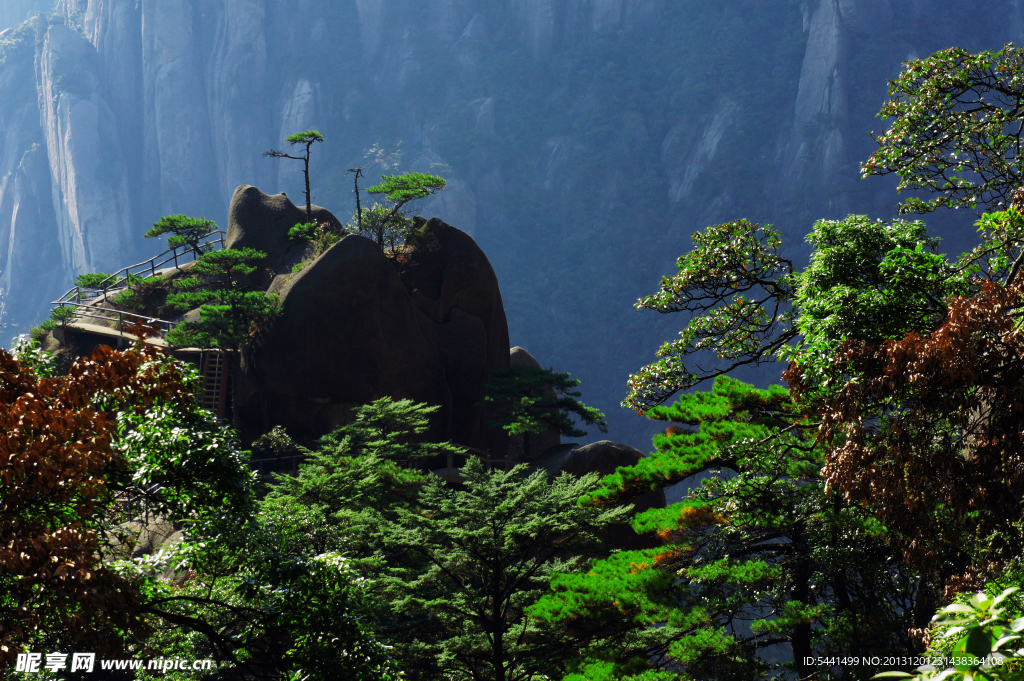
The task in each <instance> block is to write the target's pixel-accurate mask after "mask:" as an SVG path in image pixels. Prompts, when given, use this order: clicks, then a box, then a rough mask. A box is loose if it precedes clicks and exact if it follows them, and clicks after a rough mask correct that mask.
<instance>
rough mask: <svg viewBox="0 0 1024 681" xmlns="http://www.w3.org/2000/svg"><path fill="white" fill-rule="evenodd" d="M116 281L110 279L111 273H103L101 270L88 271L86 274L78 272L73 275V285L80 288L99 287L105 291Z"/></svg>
mask: <svg viewBox="0 0 1024 681" xmlns="http://www.w3.org/2000/svg"><path fill="white" fill-rule="evenodd" d="M108 280H109V281H108ZM116 283H117V282H116V281H114V280H113V279H112V275H110V274H104V273H103V272H90V273H88V274H79V275H78V276H77V277H75V286H80V287H81V288H91V289H101V290H103V291H106V290H107V289H108V288H110V287H111V286H113V285H114V284H116Z"/></svg>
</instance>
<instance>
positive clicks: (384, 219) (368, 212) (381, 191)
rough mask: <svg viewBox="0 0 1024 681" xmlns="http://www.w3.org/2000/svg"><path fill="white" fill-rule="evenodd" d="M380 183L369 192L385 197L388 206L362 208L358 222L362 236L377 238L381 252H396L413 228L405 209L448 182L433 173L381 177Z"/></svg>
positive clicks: (357, 216) (439, 189) (358, 215)
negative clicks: (400, 240) (403, 209)
mask: <svg viewBox="0 0 1024 681" xmlns="http://www.w3.org/2000/svg"><path fill="white" fill-rule="evenodd" d="M380 180H381V182H380V184H378V185H375V186H373V187H370V188H369V189H367V190H366V191H367V192H368V193H370V194H374V195H382V196H383V197H384V200H385V202H386V204H387V205H386V206H380V205H379V204H374V205H373V206H372V207H370V208H366V209H362V212H361V213H359V214H357V215H356V216H355V219H356V221H357V222H358V223H359V224H360V225H361V231H362V232H363V233H365V234H369V235H371V236H375V237H376V241H377V246H378V247H380V249H381V251H384V250H385V246H386V245H388V246H390V248H391V250H392V252H394V249H395V248H396V247H397V245H398V241H399V239H402V240H404V239H405V238H407V237H408V236H409V234H410V229H411V227H410V224H409V221H408V219H407V218H406V216H405V214H404V213H402V208H403V207H404V206H405V205H406V204H408V203H410V202H412V201H416V200H418V199H423V198H426V197H428V196H430V195H431V194H434V193H436V192H438V191H441V190H443V189H444V187H445V181H444V178H441V177H438V176H436V175H431V174H430V173H404V174H402V175H381V177H380ZM385 237H387V238H385ZM386 242H387V243H386Z"/></svg>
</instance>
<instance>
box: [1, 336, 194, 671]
mask: <svg viewBox="0 0 1024 681" xmlns="http://www.w3.org/2000/svg"><path fill="white" fill-rule="evenodd" d="M137 331H139V332H140V333H143V331H142V330H141V329H138V330H137ZM45 373H46V372H43V371H40V370H39V369H38V367H33V366H31V364H29V363H22V362H19V361H18V360H16V359H15V358H14V357H12V355H11V354H10V353H9V352H7V351H4V350H0V666H6V665H7V664H10V663H11V662H12V661H13V659H14V657H15V655H16V654H17V653H18V652H19V651H20V650H21V649H22V647H23V646H24V645H25V644H26V642H27V641H29V640H31V639H32V638H33V637H36V636H38V635H40V633H41V632H47V631H57V630H63V631H66V632H68V633H70V635H71V637H72V638H73V639H74V641H75V642H76V644H77V645H79V646H81V647H82V649H85V650H89V651H95V652H97V653H104V652H107V651H113V650H117V649H119V648H121V647H122V646H123V645H124V644H125V643H127V642H128V640H130V639H137V638H138V637H142V636H144V635H145V634H146V625H145V622H144V621H143V620H142V619H141V618H140V617H139V616H138V615H137V614H136V607H137V605H138V603H139V592H138V590H137V589H136V588H135V586H133V585H132V584H131V583H129V582H127V581H126V580H125V579H124V578H122V577H120V576H118V575H117V574H115V573H114V572H112V571H111V570H109V569H108V568H106V567H105V566H104V565H103V563H102V560H101V556H102V545H101V544H102V542H101V531H100V524H101V520H102V518H101V516H102V515H103V509H104V508H105V507H107V506H109V505H110V504H111V503H112V501H113V498H114V495H115V493H116V491H117V488H116V486H114V485H112V484H111V481H112V478H113V477H115V476H116V473H117V472H118V471H119V470H121V469H123V468H124V465H125V464H124V460H123V459H122V458H121V457H120V456H119V454H118V453H117V452H116V451H115V449H114V448H113V447H112V444H113V442H114V439H115V438H116V436H117V421H116V414H117V413H118V412H121V411H125V410H136V411H138V410H144V409H145V408H146V407H148V406H152V405H155V404H158V403H163V404H187V403H188V402H189V401H190V400H191V399H192V396H191V394H190V392H189V390H188V387H187V386H186V384H185V382H184V381H183V376H182V374H181V373H180V372H179V371H178V370H176V368H175V366H174V365H173V364H169V363H167V362H166V361H162V353H161V352H160V351H159V350H157V349H155V348H152V347H149V346H147V345H145V344H144V343H142V342H141V341H140V342H139V343H137V344H136V345H135V346H134V347H133V348H131V349H129V350H126V351H116V350H112V349H110V348H109V347H105V346H103V347H100V348H99V349H98V350H96V352H95V353H93V355H92V357H90V358H83V359H80V360H78V361H77V362H75V364H74V365H73V366H72V367H71V369H70V371H69V373H68V375H66V376H59V377H46V375H45Z"/></svg>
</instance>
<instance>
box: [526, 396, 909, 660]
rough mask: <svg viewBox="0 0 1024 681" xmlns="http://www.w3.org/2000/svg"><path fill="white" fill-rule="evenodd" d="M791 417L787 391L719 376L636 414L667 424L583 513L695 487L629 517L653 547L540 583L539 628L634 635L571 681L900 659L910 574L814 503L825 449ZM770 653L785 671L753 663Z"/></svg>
mask: <svg viewBox="0 0 1024 681" xmlns="http://www.w3.org/2000/svg"><path fill="white" fill-rule="evenodd" d="M799 415H800V413H799V410H798V408H797V405H796V404H794V403H793V401H792V399H791V398H790V396H789V393H788V391H786V390H784V389H782V388H780V387H778V386H773V387H771V388H770V389H769V390H757V389H754V388H752V387H751V386H749V385H746V384H744V383H741V382H739V381H736V380H735V379H731V378H728V377H725V376H719V377H718V378H716V379H715V385H714V389H713V390H712V391H711V392H710V393H693V394H686V395H683V396H681V397H680V398H679V399H678V400H677V401H676V403H675V404H673V405H672V406H669V407H654V408H652V409H651V410H650V411H649V412H648V416H649V417H650V418H653V419H655V420H663V421H672V422H675V423H677V424H680V425H678V426H673V427H671V428H669V429H668V430H667V431H666V432H665V433H663V434H661V435H658V436H656V437H655V440H654V444H655V447H656V449H657V451H655V452H654V453H653V454H651V455H650V456H649V457H647V458H644V459H641V460H640V461H639V462H638V463H637V464H636V465H634V466H625V467H620V468H619V469H618V470H617V471H616V472H615V473H614V474H612V475H609V476H606V477H605V478H604V479H603V480H602V484H601V487H600V488H599V489H597V490H596V491H594V492H592V493H590V494H588V495H586V496H584V497H583V498H582V499H581V501H580V503H582V504H587V505H592V506H593V505H596V506H599V507H600V506H604V505H607V504H610V503H614V502H616V501H619V500H622V499H629V498H634V497H635V496H636V495H638V494H642V493H644V492H648V491H650V490H653V489H658V488H662V487H665V486H667V485H671V484H674V483H677V482H681V481H684V480H694V481H696V480H699V481H700V485H699V486H696V487H694V488H692V489H691V491H690V494H689V496H688V498H686V499H684V500H683V501H681V502H679V503H677V504H673V505H671V506H669V507H667V508H663V509H660V508H655V509H651V510H649V511H645V512H643V513H640V514H638V515H637V516H636V518H635V519H634V521H633V527H634V529H636V531H637V532H640V533H656V534H657V536H658V537H659V538H661V539H662V541H663V542H664V546H662V547H659V548H656V549H648V550H643V551H629V552H622V553H619V554H615V555H613V556H612V557H610V558H608V559H607V560H603V561H597V562H596V563H595V564H594V565H592V566H591V568H590V570H589V571H588V572H587V573H586V574H577V575H566V576H561V575H560V576H558V577H556V578H555V579H554V580H553V582H552V586H553V588H554V593H553V594H552V595H550V596H548V597H546V598H545V599H543V600H542V601H541V603H540V604H539V605H538V606H537V608H536V609H535V611H534V612H535V613H536V614H537V615H538V616H543V617H546V618H549V619H553V620H556V621H575V622H579V621H580V619H579V618H583V621H584V622H587V621H595V622H600V621H604V619H605V618H619V619H624V620H629V621H632V622H634V623H637V624H642V625H644V626H645V627H647V628H646V629H645V630H644V631H643V632H642V636H639V635H638V636H637V639H636V642H635V643H634V645H633V646H632V647H631V648H629V647H627V648H625V649H621V648H620V649H614V648H607V649H602V648H596V649H595V650H593V651H592V652H591V654H590V657H589V658H588V659H587V660H585V661H583V663H582V669H581V670H580V671H581V672H583V674H584V675H583V677H571V678H604V677H602V676H601V675H602V674H605V675H606V677H607V678H637V679H645V678H648V677H646V676H644V675H643V674H639V675H637V676H635V677H633V676H630V674H631V673H635V672H636V671H637V670H644V669H647V670H649V671H647V672H644V673H648V674H650V675H651V676H650V678H661V677H659V676H657V675H656V674H655V671H656V670H664V671H665V672H668V671H670V670H672V669H678V668H679V666H680V665H681V666H682V667H683V668H685V669H686V672H687V676H686V678H694V679H699V678H757V677H759V676H762V675H771V674H779V673H782V674H783V675H784V676H785V677H787V678H788V677H789V676H790V675H793V674H795V675H796V676H798V677H800V678H804V677H806V676H807V675H808V674H809V673H810V672H812V671H816V670H815V669H814V668H809V667H807V666H805V665H804V664H803V662H802V660H803V658H804V657H806V656H826V657H828V656H840V657H841V656H851V657H853V656H856V657H858V659H859V657H860V656H863V655H882V653H881V652H880V651H888V652H889V653H890V654H904V655H906V654H910V651H911V646H910V641H909V640H908V639H907V638H906V636H905V635H904V634H903V633H901V632H905V631H906V629H907V628H908V626H909V623H910V620H909V611H910V606H911V605H912V602H913V594H914V586H915V576H914V575H913V574H910V573H909V572H908V570H907V569H906V568H905V567H904V566H903V565H902V561H901V560H900V558H899V557H898V555H896V552H894V551H893V550H892V549H891V547H889V546H887V545H886V541H885V535H886V528H885V527H884V526H881V525H880V524H879V523H878V522H877V521H876V520H874V518H873V517H872V516H871V514H870V512H869V510H867V509H861V508H860V507H857V506H849V505H846V504H843V503H842V502H840V501H839V500H838V499H836V498H835V497H831V498H830V497H829V496H827V495H826V493H825V488H824V481H823V480H822V479H821V477H820V473H819V471H820V468H821V465H822V463H823V458H824V457H823V453H822V452H821V451H820V450H818V449H817V448H815V447H814V445H813V442H812V441H811V440H810V438H809V437H806V436H804V435H802V434H801V433H802V430H804V429H801V428H797V427H794V426H793V422H794V420H796V419H797V418H798V417H799ZM737 622H747V623H748V625H747V626H745V627H744V626H739V625H737V624H736V623H737ZM768 645H784V646H788V647H789V648H790V649H791V651H792V654H793V658H794V659H795V660H796V662H795V663H787V664H785V665H780V664H778V663H775V664H769V663H767V662H765V660H764V658H763V657H762V656H760V655H759V653H758V651H759V650H761V649H763V648H764V647H765V646H768ZM648 660H650V661H651V664H650V665H647V664H644V663H645V662H646V661H648ZM673 665H675V666H673ZM602 670H603V671H602ZM651 670H653V671H651ZM829 671H830V673H831V674H833V677H832V678H843V679H845V678H866V676H868V675H869V674H870V673H871V672H870V671H869V670H865V669H863V668H861V667H853V666H844V665H836V666H835V667H833V668H832V669H831V670H829ZM665 678H673V677H671V676H666V677H665Z"/></svg>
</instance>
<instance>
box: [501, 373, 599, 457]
mask: <svg viewBox="0 0 1024 681" xmlns="http://www.w3.org/2000/svg"><path fill="white" fill-rule="evenodd" d="M579 384H580V382H579V381H578V380H576V379H572V378H569V374H558V373H555V372H554V370H553V369H540V368H537V367H528V366H523V367H510V368H508V369H499V370H497V371H492V372H491V374H490V378H489V380H488V383H487V392H486V394H485V395H484V399H483V403H482V405H483V406H486V407H493V408H494V409H496V410H497V412H498V416H497V418H495V419H494V420H492V421H490V422H489V424H490V425H491V426H495V427H499V428H503V429H505V430H506V431H507V432H508V433H509V434H510V435H522V436H523V454H524V456H525V457H527V458H529V456H530V454H531V452H530V448H529V446H530V445H529V436H530V434H531V433H543V432H544V431H546V430H552V429H554V430H557V431H558V433H559V434H560V435H565V436H568V437H580V436H583V435H586V434H587V431H585V430H580V429H579V428H577V427H576V426H575V424H574V423H573V420H572V415H575V416H576V417H578V418H579V419H580V420H581V421H583V422H584V423H586V424H587V425H597V427H598V428H599V429H600V430H601V432H602V433H607V432H608V424H607V423H606V422H605V421H604V414H602V413H601V412H600V411H598V410H597V409H595V408H593V407H588V406H587V405H585V404H583V403H582V402H580V401H579V400H577V399H575V398H577V397H580V395H581V394H582V393H580V392H579V391H578V390H577V391H574V390H573V388H575V387H576V386H578V385H579Z"/></svg>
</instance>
